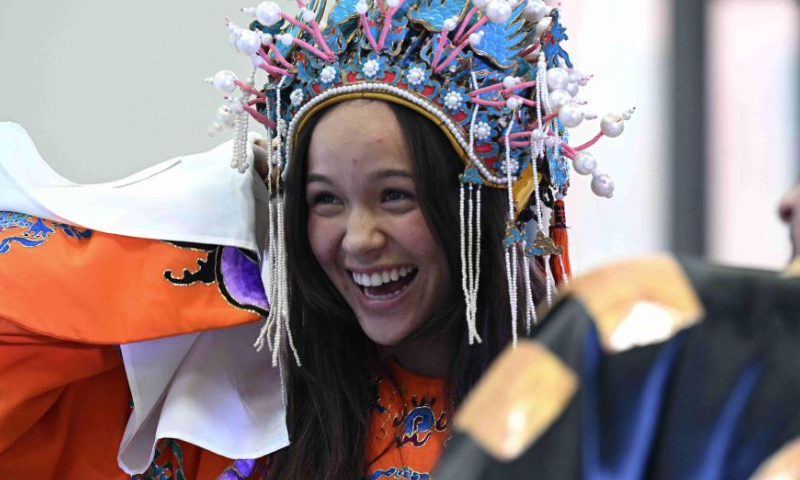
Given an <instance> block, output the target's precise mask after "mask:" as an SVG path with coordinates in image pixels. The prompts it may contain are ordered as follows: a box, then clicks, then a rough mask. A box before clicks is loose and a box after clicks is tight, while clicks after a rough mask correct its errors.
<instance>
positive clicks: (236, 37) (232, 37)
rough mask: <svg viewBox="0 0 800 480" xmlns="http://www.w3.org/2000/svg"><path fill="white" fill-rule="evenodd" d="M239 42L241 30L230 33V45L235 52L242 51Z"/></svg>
mask: <svg viewBox="0 0 800 480" xmlns="http://www.w3.org/2000/svg"><path fill="white" fill-rule="evenodd" d="M237 43H239V32H231V34H230V35H228V45H230V46H231V48H232V49H233V51H234V52H237V53H240V52H239V46H238V45H237Z"/></svg>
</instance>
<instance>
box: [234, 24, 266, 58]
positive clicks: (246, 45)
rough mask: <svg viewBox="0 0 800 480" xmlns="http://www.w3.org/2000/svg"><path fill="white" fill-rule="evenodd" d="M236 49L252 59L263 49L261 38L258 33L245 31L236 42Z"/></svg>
mask: <svg viewBox="0 0 800 480" xmlns="http://www.w3.org/2000/svg"><path fill="white" fill-rule="evenodd" d="M236 47H237V48H238V50H239V51H240V52H242V53H243V54H245V55H247V56H248V57H252V56H253V55H255V54H256V53H258V50H259V49H260V48H261V36H260V35H259V34H257V33H256V32H252V31H250V30H244V31H242V34H241V36H240V37H239V40H238V41H237V42H236Z"/></svg>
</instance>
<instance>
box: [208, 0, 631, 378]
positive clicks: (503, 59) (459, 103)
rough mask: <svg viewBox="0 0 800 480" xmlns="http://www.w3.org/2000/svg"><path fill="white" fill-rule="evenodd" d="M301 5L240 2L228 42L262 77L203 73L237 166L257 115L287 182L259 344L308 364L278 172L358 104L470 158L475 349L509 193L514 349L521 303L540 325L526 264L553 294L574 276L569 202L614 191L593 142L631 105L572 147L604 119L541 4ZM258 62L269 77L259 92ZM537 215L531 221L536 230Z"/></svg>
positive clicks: (467, 225)
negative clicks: (308, 136) (395, 113)
mask: <svg viewBox="0 0 800 480" xmlns="http://www.w3.org/2000/svg"><path fill="white" fill-rule="evenodd" d="M296 1H297V3H298V5H299V7H300V13H299V14H298V15H296V16H295V15H290V14H287V13H285V12H283V11H282V10H281V8H280V6H279V5H278V4H277V3H275V2H272V1H265V2H263V3H261V4H259V5H258V6H257V7H253V8H243V9H242V12H243V13H244V14H246V15H249V16H252V17H254V18H255V20H254V21H252V23H250V25H249V27H247V28H243V27H239V26H236V25H235V24H233V23H231V22H229V23H228V29H229V31H230V44H231V46H232V47H233V48H234V49H236V50H238V51H239V52H241V53H243V54H245V55H247V56H248V57H250V59H251V61H252V65H253V73H252V75H251V76H250V78H248V79H246V80H240V79H238V78H237V77H236V75H235V74H234V73H233V72H231V71H227V70H223V71H220V72H218V73H217V74H216V75H214V76H213V77H212V78H209V79H207V81H208V82H209V83H211V84H213V86H214V87H215V88H216V89H217V90H218V91H219V92H220V93H222V94H223V95H226V99H227V100H228V101H229V102H230V103H229V104H227V105H225V106H223V107H221V108H220V111H219V112H218V114H217V122H216V123H215V124H214V129H215V130H221V129H222V127H223V126H229V127H232V128H233V129H234V131H235V143H234V154H233V159H232V164H231V166H232V167H233V168H238V169H239V170H240V171H242V172H244V171H245V170H246V169H247V168H248V165H247V159H246V151H247V150H248V149H247V148H246V147H247V145H246V142H247V128H248V121H249V119H250V118H253V119H254V120H255V121H256V122H258V123H260V124H262V125H263V126H265V127H266V131H267V145H268V146H269V148H267V150H268V164H269V165H268V168H269V178H276V179H277V180H276V181H274V182H273V181H268V182H267V183H268V184H269V187H270V193H271V196H272V198H273V200H272V203H271V205H270V213H269V216H270V222H269V235H270V238H269V247H268V252H267V255H268V259H267V262H268V265H267V268H268V278H269V281H268V286H267V290H268V292H267V293H268V297H269V300H270V303H271V310H270V315H269V317H268V319H267V322H266V324H265V325H264V329H263V330H262V334H261V336H260V337H259V339H258V341H257V342H256V347H257V348H259V349H260V348H262V347H263V345H264V343H265V342H266V343H267V344H268V345H269V347H270V348H271V349H272V353H273V363H274V364H275V363H277V361H278V356H279V350H280V347H281V345H280V343H281V341H282V338H284V339H285V340H284V341H287V342H288V343H289V347H290V349H291V350H292V352H293V354H294V356H295V360H296V361H297V363H298V364H299V363H300V360H299V357H298V355H297V351H296V349H295V348H294V344H293V340H292V336H291V333H290V332H289V331H288V313H289V312H288V277H287V272H286V253H285V242H284V235H283V228H284V227H283V225H284V222H283V215H284V213H283V212H284V203H283V202H284V200H283V196H282V194H281V188H282V186H281V174H282V173H284V172H285V171H286V169H287V167H288V165H289V162H290V161H291V158H292V148H293V146H294V144H295V142H296V140H297V137H298V133H299V132H300V131H301V130H302V129H303V127H304V125H305V124H306V123H307V122H308V120H309V119H310V118H311V117H313V116H314V115H315V114H316V113H318V112H320V111H322V110H323V109H324V108H326V107H328V106H330V105H333V104H336V103H339V102H342V101H346V100H349V99H354V98H373V99H380V100H384V101H388V102H393V103H396V104H400V105H403V106H405V107H407V108H411V109H413V110H415V111H417V112H418V113H420V114H422V115H423V116H425V117H427V118H428V119H430V120H431V121H433V122H434V123H435V124H436V125H438V126H439V127H440V128H441V129H442V131H443V132H444V134H445V135H446V136H447V138H448V139H449V140H450V142H451V143H452V145H453V148H455V150H456V151H457V152H458V154H459V156H460V158H461V160H462V162H463V167H464V170H463V173H462V174H461V175H460V182H461V192H460V204H459V205H460V212H459V213H460V228H461V264H462V265H461V271H462V279H461V280H462V282H461V283H462V289H463V292H464V301H465V305H466V321H467V325H468V335H469V341H470V343H473V342H480V341H481V338H480V336H479V335H478V330H477V327H476V317H477V299H478V288H479V285H480V265H479V264H480V262H479V259H480V245H481V191H482V189H483V188H501V189H505V190H506V191H507V192H508V211H507V213H506V222H507V229H506V236H505V239H504V241H503V243H504V248H505V265H506V277H507V278H506V280H507V288H508V290H509V293H510V295H509V298H510V306H509V308H510V309H511V318H512V322H513V324H512V325H511V327H512V332H513V341H514V343H516V339H517V333H516V332H517V324H518V321H519V320H520V319H518V318H517V317H518V303H519V302H520V301H522V302H524V303H523V307H524V308H523V309H521V311H522V312H524V317H525V318H524V319H523V320H524V322H525V325H526V327H527V329H528V331H530V328H531V325H532V324H533V323H535V322H536V310H535V305H534V303H533V296H532V292H531V288H530V285H531V283H530V279H529V270H530V269H529V266H530V262H532V261H539V262H541V264H542V265H543V266H544V267H545V270H546V272H547V282H546V284H547V294H548V295H547V298H548V302H550V301H551V298H552V291H553V289H554V285H553V283H554V282H556V283H567V282H568V281H569V276H570V264H569V258H568V255H567V249H568V246H567V235H566V219H565V214H564V197H565V196H566V194H567V191H568V189H569V187H570V182H571V173H572V172H573V171H574V172H576V173H577V174H580V175H588V176H590V177H591V180H590V183H591V189H592V191H593V192H594V193H595V194H597V195H599V196H601V197H611V196H612V194H613V191H614V183H613V181H612V179H611V178H610V177H609V176H608V175H606V174H604V173H601V172H600V171H599V170H598V168H597V162H596V160H595V158H594V157H593V156H592V154H591V153H589V152H588V151H586V149H587V148H588V147H591V146H592V145H593V144H594V143H595V142H597V141H598V140H599V139H600V138H601V137H603V136H607V137H616V136H618V135H620V134H621V133H622V131H623V129H624V121H625V120H627V119H629V118H630V115H631V113H632V110H629V111H626V112H624V113H622V114H609V115H606V116H604V117H603V118H602V119H601V120H600V132H599V133H598V134H597V135H596V136H595V137H594V138H592V139H589V141H588V142H586V143H584V144H581V145H579V146H571V145H570V144H569V143H568V139H569V129H570V128H574V127H576V126H578V125H579V124H581V123H582V122H583V121H584V120H594V119H595V118H596V117H595V116H594V115H591V114H589V113H587V112H586V111H585V109H584V103H585V102H581V101H580V100H578V99H577V97H576V94H577V93H578V90H579V89H580V88H581V87H582V86H585V85H586V83H587V82H588V80H589V77H588V76H585V75H583V74H581V73H580V72H579V71H577V70H576V69H575V68H574V67H573V64H572V62H571V61H570V58H569V55H568V54H567V52H566V51H564V49H563V48H562V46H561V43H562V42H563V41H564V40H567V35H566V30H565V28H564V27H563V26H562V24H561V19H560V12H559V10H558V9H557V8H551V7H549V6H547V5H546V4H545V3H544V2H543V1H542V0H522V1H520V0H338V1H337V2H336V3H335V4H334V5H333V7H332V9H331V10H330V13H329V15H328V17H327V21H326V22H324V23H323V22H321V19H322V16H323V12H324V10H325V1H324V0H314V1H312V3H310V4H305V3H304V2H303V0H296ZM258 70H263V71H264V72H266V74H267V77H268V80H267V82H266V83H265V84H264V85H262V86H258V87H257V86H256V85H255V76H256V72H257V71H258ZM548 217H549V221H547V219H548ZM528 222H532V224H531V226H532V228H526V223H528ZM526 232H527V233H526ZM520 267H521V268H520ZM520 270H521V274H522V275H523V278H522V280H524V281H522V282H520V281H519V280H520V279H519V275H520ZM518 285H522V286H524V287H523V288H524V291H522V292H519V291H518Z"/></svg>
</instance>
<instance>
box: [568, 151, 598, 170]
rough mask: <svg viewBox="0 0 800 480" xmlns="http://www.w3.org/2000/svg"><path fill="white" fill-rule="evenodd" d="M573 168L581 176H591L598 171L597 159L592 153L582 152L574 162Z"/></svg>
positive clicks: (576, 156)
mask: <svg viewBox="0 0 800 480" xmlns="http://www.w3.org/2000/svg"><path fill="white" fill-rule="evenodd" d="M572 167H573V168H574V169H575V171H576V172H577V173H578V174H580V175H589V174H591V173H593V172H594V171H595V169H597V159H595V158H594V155H592V154H591V153H590V152H586V151H581V152H578V153H577V154H576V155H575V158H574V159H573V160H572Z"/></svg>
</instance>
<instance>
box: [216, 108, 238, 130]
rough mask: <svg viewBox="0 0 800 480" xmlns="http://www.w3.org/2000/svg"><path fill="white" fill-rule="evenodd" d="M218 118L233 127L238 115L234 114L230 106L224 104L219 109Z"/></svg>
mask: <svg viewBox="0 0 800 480" xmlns="http://www.w3.org/2000/svg"><path fill="white" fill-rule="evenodd" d="M216 120H217V122H219V123H220V124H222V125H225V126H226V127H233V125H234V123H235V122H236V116H235V115H234V114H233V111H232V110H231V108H230V107H228V106H227V105H223V106H222V107H219V110H217V115H216Z"/></svg>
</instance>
